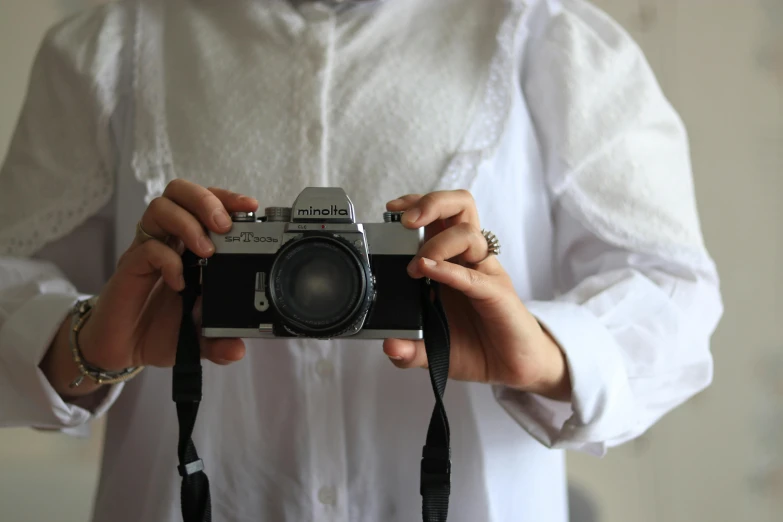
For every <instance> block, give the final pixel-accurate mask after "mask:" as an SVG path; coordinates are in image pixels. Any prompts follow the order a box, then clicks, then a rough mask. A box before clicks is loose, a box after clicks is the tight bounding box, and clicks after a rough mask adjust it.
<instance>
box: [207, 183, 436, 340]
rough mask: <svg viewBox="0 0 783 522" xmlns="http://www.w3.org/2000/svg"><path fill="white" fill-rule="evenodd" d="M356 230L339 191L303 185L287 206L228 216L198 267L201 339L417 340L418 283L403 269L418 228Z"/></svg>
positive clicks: (392, 220)
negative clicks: (223, 231)
mask: <svg viewBox="0 0 783 522" xmlns="http://www.w3.org/2000/svg"><path fill="white" fill-rule="evenodd" d="M400 216H401V213H395V212H386V213H384V216H383V222H378V223H357V222H356V218H355V212H354V206H353V203H352V202H351V200H350V198H349V197H348V195H347V194H346V193H345V191H344V190H343V189H341V188H333V187H309V188H306V189H304V190H303V191H302V192H301V193H300V194H299V196H298V197H297V198H296V200H295V201H294V203H293V206H292V207H267V208H266V209H265V212H264V216H256V215H255V214H254V213H236V214H234V215H233V216H232V218H233V221H234V223H233V226H232V229H231V231H230V232H229V233H227V234H215V233H212V232H211V233H210V239H211V240H212V242H213V243H214V244H215V253H214V254H213V255H212V257H210V258H209V259H202V260H200V264H201V294H202V322H201V329H202V335H204V336H205V337H218V338H227V337H230V338H231V337H242V338H251V337H262V338H281V337H308V338H316V339H333V338H361V339H386V338H398V339H422V338H423V316H422V307H423V302H424V300H423V299H424V296H425V295H426V294H425V292H426V289H425V286H426V283H425V282H424V281H423V280H416V279H413V278H411V277H410V276H409V275H408V273H407V265H408V263H410V261H411V260H412V259H413V257H414V256H415V255H416V253H417V252H418V251H419V248H420V246H421V244H422V243H423V241H424V229H416V230H411V229H407V228H405V227H404V226H403V225H402V223H400Z"/></svg>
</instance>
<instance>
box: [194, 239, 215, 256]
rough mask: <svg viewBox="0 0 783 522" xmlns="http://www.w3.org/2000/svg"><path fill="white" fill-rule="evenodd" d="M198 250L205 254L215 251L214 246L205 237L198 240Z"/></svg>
mask: <svg viewBox="0 0 783 522" xmlns="http://www.w3.org/2000/svg"><path fill="white" fill-rule="evenodd" d="M198 248H199V250H201V251H202V252H204V253H206V254H211V253H212V252H214V251H215V245H213V244H212V241H210V240H209V238H207V237H205V236H201V237H200V238H199V239H198Z"/></svg>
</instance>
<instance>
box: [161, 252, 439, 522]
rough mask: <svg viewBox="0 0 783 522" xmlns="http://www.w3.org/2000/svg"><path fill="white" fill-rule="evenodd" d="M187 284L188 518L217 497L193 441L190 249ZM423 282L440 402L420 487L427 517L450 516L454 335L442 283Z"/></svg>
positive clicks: (208, 510)
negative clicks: (448, 395) (449, 399)
mask: <svg viewBox="0 0 783 522" xmlns="http://www.w3.org/2000/svg"><path fill="white" fill-rule="evenodd" d="M183 266H184V272H185V273H184V276H185V289H184V290H183V291H182V292H181V293H180V294H181V296H182V319H181V323H180V330H179V339H178V342H177V356H176V362H175V364H174V369H173V381H172V396H173V399H174V402H175V403H176V406H177V420H178V422H179V442H178V447H177V455H178V457H179V466H178V470H179V474H180V476H181V477H182V484H181V492H180V501H181V504H182V519H183V522H211V521H212V503H211V498H210V493H209V479H208V478H207V475H206V473H205V472H204V464H203V461H202V460H201V459H200V458H199V456H198V453H197V452H196V446H195V445H194V444H193V440H192V435H193V428H194V426H195V424H196V416H197V415H198V408H199V404H200V402H201V389H202V373H201V350H200V346H199V337H198V333H197V331H196V325H195V324H194V322H193V315H192V314H193V307H194V305H195V303H196V299H198V296H199V294H200V291H201V288H200V283H199V266H198V260H197V259H196V257H195V256H194V255H193V254H191V253H190V252H186V253H185V255H184V256H183ZM422 286H423V288H424V295H423V301H424V303H425V306H424V344H425V349H426V351H427V359H428V363H429V364H428V366H429V375H430V382H431V384H432V391H433V393H434V395H435V407H434V409H433V411H432V417H431V418H430V424H429V428H428V430H427V439H426V443H425V445H424V449H423V452H422V458H421V478H420V479H421V482H420V488H419V489H420V493H421V496H422V520H423V521H424V522H446V519H447V517H448V511H449V494H450V493H451V446H450V432H449V420H448V417H447V416H446V408H445V406H444V405H443V394H444V392H445V390H446V383H447V381H448V376H449V357H450V351H451V350H450V346H451V344H450V337H449V328H448V321H447V319H446V313H445V311H444V309H443V305H442V303H441V300H440V287H439V285H438V284H437V283H436V282H434V281H427V284H425V285H422Z"/></svg>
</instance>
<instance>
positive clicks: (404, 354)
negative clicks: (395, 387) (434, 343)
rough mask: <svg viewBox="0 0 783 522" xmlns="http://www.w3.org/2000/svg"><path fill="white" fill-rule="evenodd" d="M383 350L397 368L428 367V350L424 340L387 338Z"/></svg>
mask: <svg viewBox="0 0 783 522" xmlns="http://www.w3.org/2000/svg"><path fill="white" fill-rule="evenodd" d="M383 352H384V353H385V354H386V355H387V357H389V360H390V361H391V362H392V363H393V364H394V365H395V366H396V367H397V368H426V367H427V350H426V349H425V348H424V341H412V340H410V339H386V340H385V341H384V342H383Z"/></svg>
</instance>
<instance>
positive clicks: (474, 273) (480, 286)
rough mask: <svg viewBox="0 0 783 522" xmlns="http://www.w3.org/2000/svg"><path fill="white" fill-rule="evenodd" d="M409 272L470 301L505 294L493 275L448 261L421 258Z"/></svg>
mask: <svg viewBox="0 0 783 522" xmlns="http://www.w3.org/2000/svg"><path fill="white" fill-rule="evenodd" d="M490 261H491V260H487V262H490ZM411 270H413V271H415V272H416V277H428V278H430V279H432V280H433V281H437V282H439V283H443V284H444V285H446V286H449V287H451V288H453V289H455V290H457V291H459V292H462V293H463V294H465V295H466V296H468V297H469V298H471V299H477V300H487V299H496V298H498V297H499V296H501V295H504V294H505V293H506V292H507V290H506V289H505V288H504V287H502V286H501V285H500V284H499V283H497V282H496V281H495V277H496V276H495V275H494V274H485V273H483V272H479V271H478V270H474V269H472V268H467V267H464V266H460V265H457V264H454V263H450V262H448V261H436V260H434V259H429V258H426V257H421V258H418V259H417V260H416V265H415V267H414V268H412V269H411Z"/></svg>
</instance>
